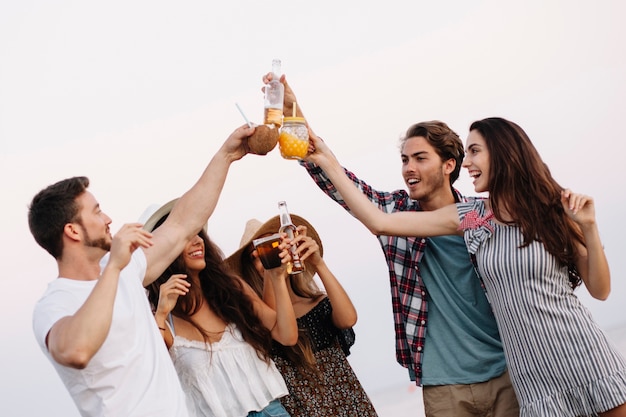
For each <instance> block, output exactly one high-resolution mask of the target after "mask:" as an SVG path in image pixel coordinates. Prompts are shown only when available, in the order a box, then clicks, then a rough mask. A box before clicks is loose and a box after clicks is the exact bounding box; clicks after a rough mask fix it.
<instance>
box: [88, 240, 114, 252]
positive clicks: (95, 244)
mask: <svg viewBox="0 0 626 417" xmlns="http://www.w3.org/2000/svg"><path fill="white" fill-rule="evenodd" d="M85 246H87V247H90V248H100V249H102V250H105V251H107V252H109V251H110V250H111V242H109V241H108V240H107V239H105V238H100V239H95V240H91V239H89V237H87V239H86V240H85Z"/></svg>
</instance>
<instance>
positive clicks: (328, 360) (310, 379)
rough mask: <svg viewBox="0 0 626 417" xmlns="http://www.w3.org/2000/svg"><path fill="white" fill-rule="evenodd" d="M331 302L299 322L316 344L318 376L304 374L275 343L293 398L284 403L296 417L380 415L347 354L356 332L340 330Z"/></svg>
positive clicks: (276, 359) (278, 362) (324, 302)
mask: <svg viewBox="0 0 626 417" xmlns="http://www.w3.org/2000/svg"><path fill="white" fill-rule="evenodd" d="M331 313H332V306H331V304H330V300H329V299H328V298H327V297H325V298H323V299H322V300H321V301H320V302H319V303H318V304H317V305H316V306H315V307H313V309H311V311H309V312H308V313H307V314H305V315H304V316H302V317H299V318H298V319H297V321H298V328H299V329H301V331H302V330H303V329H304V330H305V331H306V333H307V334H308V336H309V338H310V340H311V343H312V345H313V352H314V355H315V359H316V368H317V371H318V372H317V373H316V375H312V374H311V373H306V372H303V370H302V369H299V368H298V367H296V366H295V365H294V364H293V363H292V362H291V361H290V360H289V359H287V357H286V354H285V351H284V348H283V347H282V346H281V345H279V344H278V343H275V345H274V349H273V354H272V357H273V359H274V362H275V363H276V366H277V367H278V370H279V371H280V373H281V374H282V375H283V378H284V379H285V382H286V384H287V388H288V389H289V395H288V396H286V397H282V398H281V399H280V401H281V402H282V404H283V405H284V407H285V408H286V409H287V411H288V412H289V414H290V415H291V416H292V417H330V416H332V417H355V416H364V417H367V416H377V414H376V411H375V410H374V406H373V405H372V403H371V401H370V399H369V398H368V396H367V394H366V393H365V390H364V389H363V387H362V386H361V383H360V382H359V380H358V379H357V376H356V375H355V373H354V371H353V369H352V367H351V366H350V364H349V363H348V359H347V358H346V355H348V354H349V348H350V346H351V345H352V344H353V343H354V332H353V331H352V329H348V330H339V329H337V328H336V327H335V325H334V324H333V322H332V318H331Z"/></svg>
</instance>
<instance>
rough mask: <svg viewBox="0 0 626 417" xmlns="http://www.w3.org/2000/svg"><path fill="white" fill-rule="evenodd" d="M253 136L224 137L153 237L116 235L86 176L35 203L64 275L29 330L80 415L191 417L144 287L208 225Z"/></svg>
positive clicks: (38, 230) (137, 231) (39, 231)
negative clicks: (230, 174) (231, 170)
mask: <svg viewBox="0 0 626 417" xmlns="http://www.w3.org/2000/svg"><path fill="white" fill-rule="evenodd" d="M253 131H254V129H253V128H249V127H248V126H242V127H240V128H238V129H236V130H235V131H234V132H233V133H232V134H231V135H230V136H229V137H228V139H227V140H226V141H225V142H224V144H223V145H222V147H221V148H220V149H219V150H218V152H217V153H216V154H215V155H214V156H213V158H212V159H211V162H210V163H209V165H208V166H207V168H206V169H205V171H204V172H203V174H202V176H201V177H200V179H199V180H198V182H196V184H195V185H194V186H193V187H192V188H191V189H190V190H189V191H187V192H186V193H185V194H184V195H183V196H182V197H181V198H180V199H179V201H178V202H177V204H176V205H175V206H174V208H173V209H172V211H171V214H170V215H169V217H168V219H167V220H166V221H165V223H163V225H162V226H161V227H159V228H158V229H157V230H155V231H154V233H149V232H147V231H145V230H143V229H142V225H141V224H140V223H131V224H125V225H123V226H122V228H121V229H120V230H119V232H117V233H116V234H115V236H111V232H110V230H109V226H110V224H111V219H110V218H109V217H108V216H107V215H106V214H104V213H103V212H102V210H101V209H100V205H99V204H98V201H97V200H96V198H95V197H94V196H93V194H91V193H90V192H89V191H87V187H88V186H89V180H88V179H87V178H86V177H73V178H69V179H65V180H62V181H59V182H57V183H56V184H53V185H50V186H49V187H47V188H45V189H43V190H42V191H40V192H39V193H38V194H37V195H36V196H35V197H34V198H33V201H32V202H31V204H30V207H29V213H28V222H29V226H30V230H31V233H32V234H33V236H34V238H35V240H36V241H37V243H39V245H40V246H41V247H43V248H44V249H46V250H47V251H48V252H49V253H50V254H51V255H52V256H53V257H54V258H55V259H56V261H57V265H58V273H59V275H58V278H57V279H55V280H54V281H52V282H51V283H50V284H49V286H48V288H47V290H46V291H45V293H44V295H43V296H42V298H41V299H40V300H39V301H38V303H37V305H36V306H35V309H34V313H33V330H34V333H35V337H36V339H37V342H38V343H39V345H40V346H41V348H42V350H43V352H44V354H45V355H46V356H47V357H48V358H49V359H50V361H51V362H52V364H53V365H54V367H55V369H56V370H57V372H58V374H59V376H60V377H61V379H62V381H63V383H64V384H65V386H66V387H67V389H68V391H69V393H70V395H71V397H72V399H73V400H74V402H75V403H76V406H77V407H78V410H79V411H80V413H81V415H83V416H124V417H131V416H133V417H135V416H136V417H138V416H145V417H148V416H149V417H158V416H163V417H185V416H187V415H188V412H187V409H186V406H185V396H184V393H183V391H182V388H181V386H180V383H179V380H178V377H177V374H176V371H175V369H174V366H173V364H172V362H171V359H170V357H169V355H168V352H167V349H166V347H165V344H164V343H163V339H162V337H161V335H160V333H159V332H160V331H161V330H160V329H159V328H158V327H157V325H156V322H155V321H154V319H153V317H152V312H151V309H150V306H149V303H148V299H147V297H146V294H145V291H144V286H146V285H148V284H150V283H151V282H152V281H154V280H155V279H156V278H158V276H159V275H160V274H161V273H162V272H163V271H164V270H165V268H166V267H167V266H168V265H170V263H172V261H173V260H174V259H175V258H176V256H177V255H178V254H180V252H181V251H182V250H183V248H184V246H185V244H186V243H187V241H188V240H189V239H191V238H192V237H194V236H195V235H196V234H197V233H198V232H199V231H200V229H201V228H202V227H203V226H204V225H205V224H206V222H207V221H208V218H209V216H210V215H211V214H212V212H213V210H214V209H215V206H216V204H217V200H218V197H219V195H220V192H221V190H222V187H223V185H224V181H225V179H226V175H227V173H228V169H229V167H230V164H231V163H232V162H234V161H236V160H239V159H241V158H242V157H243V156H244V155H245V154H246V152H247V140H246V138H247V137H248V136H250V135H251V134H252V133H253ZM138 248H141V249H142V250H136V249H138ZM107 252H110V253H109V254H108V255H107ZM53 414H54V413H53Z"/></svg>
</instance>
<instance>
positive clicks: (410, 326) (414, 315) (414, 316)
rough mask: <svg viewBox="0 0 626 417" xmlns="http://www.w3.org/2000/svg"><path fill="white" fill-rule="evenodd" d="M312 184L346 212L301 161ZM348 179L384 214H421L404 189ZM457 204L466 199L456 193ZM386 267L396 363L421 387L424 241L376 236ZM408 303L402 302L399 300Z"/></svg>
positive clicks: (320, 175)
mask: <svg viewBox="0 0 626 417" xmlns="http://www.w3.org/2000/svg"><path fill="white" fill-rule="evenodd" d="M300 164H301V165H302V166H303V167H305V168H306V169H307V171H308V173H309V175H310V176H311V177H312V178H313V180H314V181H315V183H316V184H317V185H318V186H319V187H320V188H321V189H322V191H323V192H324V193H326V194H327V195H328V196H329V197H331V198H332V199H333V200H335V201H336V202H337V203H339V204H340V205H341V206H342V207H343V208H344V209H346V210H347V211H348V212H349V211H350V210H349V209H348V206H347V205H346V204H345V202H344V201H343V198H342V197H341V194H340V193H339V192H338V191H337V189H336V188H335V186H334V185H333V184H332V183H331V182H330V180H329V179H328V177H327V176H326V174H325V173H324V171H323V170H322V169H321V168H319V167H318V166H317V165H314V164H311V163H308V162H304V161H300ZM344 170H345V172H346V175H347V176H348V178H350V180H351V181H352V182H353V183H354V184H355V185H356V186H357V187H358V188H359V189H360V190H361V192H362V193H363V194H365V196H367V198H368V199H369V200H370V201H372V202H373V203H375V204H376V205H378V207H379V208H380V210H382V211H384V212H385V213H392V212H396V211H420V210H421V209H420V207H419V204H418V202H417V201H415V200H412V199H411V198H410V197H409V195H408V193H407V192H406V191H404V190H396V191H393V192H380V191H376V190H374V189H372V187H370V186H369V185H368V184H366V183H365V182H363V181H361V180H360V179H358V178H357V177H356V175H354V174H353V173H352V172H350V171H348V170H347V169H344ZM455 193H456V199H457V200H458V201H466V198H464V197H463V196H461V195H460V193H459V192H458V191H456V190H455ZM377 238H378V240H379V242H380V244H381V247H382V249H383V252H384V253H385V259H386V260H387V265H388V268H389V281H390V285H391V303H392V308H393V320H394V326H395V333H396V360H397V361H398V363H400V365H402V366H404V367H405V368H409V369H411V370H413V372H414V373H415V378H416V380H415V383H416V384H417V385H421V379H422V351H423V348H424V338H425V335H426V323H427V319H428V302H427V300H426V298H427V297H426V287H425V286H424V283H423V281H422V277H421V276H420V269H419V262H420V260H421V258H422V256H423V254H424V249H425V247H426V239H424V238H420V237H398V236H377ZM403 299H404V300H407V301H406V302H404V303H403V302H402V300H403Z"/></svg>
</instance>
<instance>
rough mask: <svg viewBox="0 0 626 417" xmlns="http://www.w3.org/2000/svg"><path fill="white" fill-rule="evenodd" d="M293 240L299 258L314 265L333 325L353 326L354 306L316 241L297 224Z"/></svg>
mask: <svg viewBox="0 0 626 417" xmlns="http://www.w3.org/2000/svg"><path fill="white" fill-rule="evenodd" d="M295 242H296V243H297V244H298V253H299V254H300V259H302V260H303V261H305V260H306V261H307V262H309V263H310V264H311V265H313V266H314V267H315V269H316V271H317V275H318V276H319V277H320V280H321V281H322V284H323V285H324V289H325V290H326V295H327V296H328V299H329V300H330V304H331V305H332V307H333V313H332V318H333V324H334V325H335V327H337V328H338V329H348V328H350V327H352V326H354V325H355V324H356V321H357V312H356V308H355V307H354V304H352V300H351V299H350V297H349V296H348V293H347V292H346V290H345V289H344V288H343V286H342V285H341V283H340V282H339V280H338V279H337V277H336V276H335V274H333V273H332V271H331V270H330V269H329V268H328V265H327V264H326V262H325V261H324V259H323V258H322V256H321V255H320V251H319V245H318V243H317V242H316V241H315V240H313V239H312V238H311V237H309V236H307V227H306V226H298V237H296V239H295Z"/></svg>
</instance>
